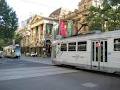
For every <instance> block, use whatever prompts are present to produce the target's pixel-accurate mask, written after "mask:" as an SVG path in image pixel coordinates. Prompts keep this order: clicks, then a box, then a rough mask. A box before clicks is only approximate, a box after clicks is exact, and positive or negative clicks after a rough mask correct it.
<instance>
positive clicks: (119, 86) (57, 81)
mask: <svg viewBox="0 0 120 90" xmlns="http://www.w3.org/2000/svg"><path fill="white" fill-rule="evenodd" d="M0 90H120V77H117V76H114V75H109V74H104V73H96V72H90V71H84V70H78V69H74V68H67V67H57V66H53V65H52V63H51V60H50V58H38V57H34V58H33V57H22V58H21V59H7V58H3V59H0Z"/></svg>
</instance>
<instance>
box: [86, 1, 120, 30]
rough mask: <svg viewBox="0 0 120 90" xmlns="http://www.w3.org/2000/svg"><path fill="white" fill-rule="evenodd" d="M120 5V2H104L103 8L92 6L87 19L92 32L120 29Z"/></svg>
mask: <svg viewBox="0 0 120 90" xmlns="http://www.w3.org/2000/svg"><path fill="white" fill-rule="evenodd" d="M116 1H117V0H116ZM119 3H120V1H119V0H118V2H115V1H114V0H103V3H102V4H101V6H98V7H94V6H91V8H90V9H89V12H90V13H89V16H88V18H87V20H88V23H89V27H90V30H101V31H111V30H117V29H120V5H119Z"/></svg>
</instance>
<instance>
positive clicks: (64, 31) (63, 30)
mask: <svg viewBox="0 0 120 90" xmlns="http://www.w3.org/2000/svg"><path fill="white" fill-rule="evenodd" d="M59 35H61V36H63V37H67V26H66V24H65V22H64V21H63V20H60V32H59Z"/></svg>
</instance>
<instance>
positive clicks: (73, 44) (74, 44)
mask: <svg viewBox="0 0 120 90" xmlns="http://www.w3.org/2000/svg"><path fill="white" fill-rule="evenodd" d="M68 51H76V42H72V43H69V44H68Z"/></svg>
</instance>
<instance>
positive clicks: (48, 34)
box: [19, 15, 58, 56]
mask: <svg viewBox="0 0 120 90" xmlns="http://www.w3.org/2000/svg"><path fill="white" fill-rule="evenodd" d="M54 22H56V23H58V20H57V19H53V18H47V17H42V16H38V15H35V16H34V17H32V19H31V20H30V21H29V22H28V23H27V25H26V28H24V29H21V30H20V31H19V33H21V34H22V36H23V39H22V40H21V47H22V52H23V53H24V54H26V55H27V54H31V53H35V54H37V55H38V56H43V55H47V56H50V55H51V42H52V27H53V23H54Z"/></svg>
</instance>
